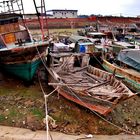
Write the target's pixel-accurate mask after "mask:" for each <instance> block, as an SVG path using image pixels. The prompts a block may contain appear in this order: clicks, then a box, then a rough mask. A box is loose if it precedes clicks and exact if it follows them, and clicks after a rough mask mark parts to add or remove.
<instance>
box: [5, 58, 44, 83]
mask: <svg viewBox="0 0 140 140" xmlns="http://www.w3.org/2000/svg"><path fill="white" fill-rule="evenodd" d="M40 63H41V60H40V59H37V60H35V61H32V62H24V63H17V64H16V63H14V64H3V65H2V68H3V69H4V70H5V71H6V72H8V73H10V74H12V75H15V76H16V77H19V78H20V79H22V80H25V81H31V80H32V78H33V76H34V74H35V72H36V70H37V68H38V66H39V64H40Z"/></svg>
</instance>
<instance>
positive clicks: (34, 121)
mask: <svg viewBox="0 0 140 140" xmlns="http://www.w3.org/2000/svg"><path fill="white" fill-rule="evenodd" d="M41 83H42V85H43V89H44V91H45V93H46V94H48V93H50V92H51V91H52V90H53V89H52V88H51V87H49V86H47V83H46V81H45V79H42V80H41ZM48 113H49V116H51V117H52V118H53V119H54V120H55V121H56V124H55V126H54V125H52V123H50V124H49V127H50V130H53V131H59V132H64V133H67V134H81V133H85V134H107V135H110V134H111V135H112V134H120V133H125V132H123V131H122V130H120V129H118V128H116V127H114V126H113V125H110V124H108V123H107V122H105V121H104V120H102V119H101V118H100V117H98V116H97V115H95V114H94V113H93V112H91V111H89V110H88V109H86V108H84V107H81V106H79V105H77V104H75V103H73V102H70V101H68V100H66V99H65V98H63V97H62V96H60V95H58V94H57V92H55V93H54V94H53V95H52V96H50V97H49V99H48ZM139 114H140V97H139V96H135V97H133V98H131V99H129V100H127V101H125V102H122V103H121V104H119V105H118V106H117V107H116V108H115V109H114V110H113V111H112V112H111V113H110V114H108V115H107V116H106V119H107V120H109V121H111V122H112V123H114V124H116V125H118V126H120V127H121V128H124V129H125V130H128V131H131V132H132V133H133V134H140V115H139ZM44 118H45V106H44V97H43V94H42V91H41V89H40V86H39V83H38V80H37V76H35V78H34V82H33V83H32V84H31V85H30V86H29V85H28V86H27V85H26V84H25V83H24V82H23V81H21V80H19V79H15V78H14V77H12V76H9V75H3V74H0V125H5V126H16V127H21V128H29V129H31V130H33V131H35V130H45V123H44Z"/></svg>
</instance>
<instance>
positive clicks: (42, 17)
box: [33, 0, 49, 41]
mask: <svg viewBox="0 0 140 140" xmlns="http://www.w3.org/2000/svg"><path fill="white" fill-rule="evenodd" d="M33 2H34V6H35V10H36V15H37V17H38V21H39V25H40V29H41V33H42V40H43V41H44V38H45V31H44V28H45V26H46V29H47V35H49V30H48V22H47V15H46V5H45V1H44V0H40V3H39V4H37V2H36V0H33Z"/></svg>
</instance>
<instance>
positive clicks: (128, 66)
mask: <svg viewBox="0 0 140 140" xmlns="http://www.w3.org/2000/svg"><path fill="white" fill-rule="evenodd" d="M139 56H140V50H139V49H124V50H122V51H120V53H119V54H118V61H119V65H117V64H116V63H110V62H109V61H107V60H105V59H104V60H103V67H104V68H105V69H106V70H107V71H108V72H112V73H113V72H114V71H115V74H116V75H118V76H119V77H120V76H121V77H123V78H124V79H123V81H124V82H125V83H126V84H127V85H128V87H129V88H131V89H133V90H134V91H136V92H139V91H140V72H139V71H140V64H139V62H140V61H139Z"/></svg>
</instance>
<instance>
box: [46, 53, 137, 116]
mask: <svg viewBox="0 0 140 140" xmlns="http://www.w3.org/2000/svg"><path fill="white" fill-rule="evenodd" d="M50 56H51V61H52V62H51V65H50V67H49V68H48V72H49V74H50V76H49V78H48V79H49V80H48V81H49V83H48V84H49V85H51V86H53V87H54V88H57V91H58V93H59V94H61V95H62V96H64V97H65V98H66V99H68V100H70V101H73V102H75V103H77V104H79V105H81V106H84V107H86V108H88V109H90V110H92V111H96V112H98V113H100V114H102V115H107V114H108V113H109V112H111V111H112V110H113V109H114V108H115V106H116V105H117V104H118V103H120V102H121V101H123V100H126V99H128V98H130V97H132V96H134V95H135V94H134V93H133V92H131V90H129V89H128V88H127V87H126V86H125V85H124V84H123V83H122V82H121V81H119V80H117V79H116V78H115V76H114V75H113V74H111V73H108V72H106V71H103V70H100V69H98V68H95V67H93V66H90V65H88V59H89V55H87V54H84V53H81V54H79V53H57V54H55V53H52V54H51V53H50Z"/></svg>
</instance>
